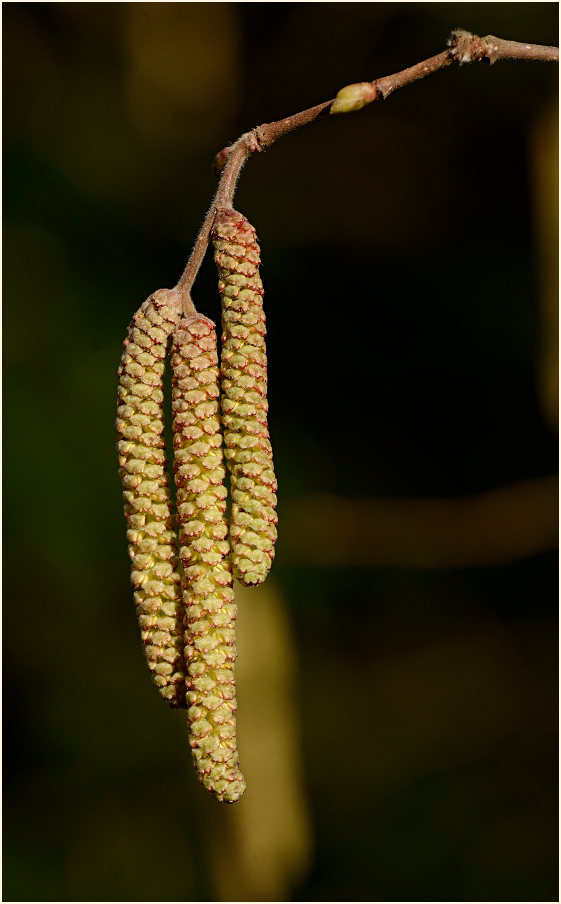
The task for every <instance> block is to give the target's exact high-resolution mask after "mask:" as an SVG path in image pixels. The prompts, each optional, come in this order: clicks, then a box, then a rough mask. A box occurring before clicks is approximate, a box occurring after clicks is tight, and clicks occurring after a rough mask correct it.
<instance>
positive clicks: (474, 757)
mask: <svg viewBox="0 0 561 904" xmlns="http://www.w3.org/2000/svg"><path fill="white" fill-rule="evenodd" d="M3 24H4V30H3V34H4V505H5V517H4V566H5V567H4V691H5V697H4V714H5V720H4V741H5V743H4V777H5V783H4V803H5V810H4V861H3V867H4V894H3V898H4V900H20V901H21V900H47V901H48V900H64V901H72V900H84V901H90V900H147V901H151V900H155V901H160V900H164V901H178V900H184V901H185V900H193V899H198V900H297V901H298V900H302V901H307V900H311V901H313V900H378V901H380V900H390V901H401V900H415V901H419V900H422V901H426V900H434V901H445V900H464V901H465V900H497V901H506V900H542V901H543V900H557V897H558V893H557V852H558V839H557V800H558V794H557V574H558V562H557V551H556V547H557V498H558V489H557V478H556V471H557V463H558V446H557V410H558V402H557V334H558V328H557V320H556V307H557V292H558V276H557V248H558V232H557V199H558V184H557V168H558V150H557V90H558V69H557V67H556V66H554V65H549V64H540V63H520V62H502V63H498V64H497V65H496V66H494V67H492V68H491V67H489V66H486V65H483V64H480V65H477V66H464V67H461V68H460V67H453V68H452V69H449V70H447V71H445V72H440V73H438V74H436V75H435V76H433V77H431V78H430V79H427V80H426V81H422V82H418V83H416V84H415V85H412V86H409V87H408V88H407V89H404V90H403V91H400V92H398V93H397V94H396V95H395V96H394V97H392V98H391V99H390V100H388V101H387V102H386V103H377V104H373V105H372V106H370V107H368V108H366V109H365V110H363V111H361V112H360V113H358V114H356V115H353V116H342V117H331V118H329V117H328V118H326V119H324V120H321V121H319V122H317V123H315V124H314V125H312V126H310V127H308V128H306V129H304V130H302V131H300V132H296V133H294V134H292V135H290V136H287V137H285V138H283V139H282V140H281V141H279V142H278V144H276V145H275V146H273V147H272V148H271V149H270V150H269V151H268V152H267V153H264V154H261V155H257V156H255V158H254V159H252V160H251V161H250V162H249V163H248V165H247V167H246V169H245V171H244V173H243V174H242V178H241V181H240V185H239V189H238V194H237V201H236V204H237V207H238V208H239V209H241V210H242V211H243V212H244V213H245V214H246V215H247V216H248V217H249V219H250V220H251V222H252V223H253V224H254V225H255V227H256V228H257V231H258V234H259V237H260V241H261V245H262V258H263V267H262V276H263V280H264V283H265V289H266V296H265V301H266V311H267V317H268V347H269V357H270V428H271V435H272V440H273V447H274V450H275V456H276V469H277V476H278V480H279V514H280V521H279V542H278V551H277V557H276V560H275V564H274V568H273V571H272V574H271V577H270V579H269V580H268V582H267V583H266V584H265V586H264V587H263V588H261V589H259V590H255V591H253V592H247V593H246V592H243V593H242V592H240V593H239V595H238V602H239V607H240V616H239V635H240V637H239V658H238V671H237V674H238V682H239V693H238V705H239V743H240V753H241V762H242V767H243V768H244V772H245V774H246V778H247V781H248V790H247V792H246V795H245V797H244V798H243V800H242V801H241V802H240V803H239V804H236V805H235V806H234V807H229V808H227V807H225V806H224V805H219V804H217V803H216V802H215V801H214V800H212V799H210V798H208V797H207V796H206V794H205V792H204V791H203V789H202V788H201V787H200V786H199V784H198V782H197V780H196V777H195V775H194V773H193V770H192V768H191V763H190V754H189V750H188V745H187V738H186V728H185V722H184V716H183V715H182V714H181V713H175V712H171V711H169V710H167V709H166V707H165V706H163V705H162V703H161V701H160V699H159V697H158V695H157V694H156V693H155V691H154V690H153V689H152V687H151V684H150V679H149V676H148V673H147V670H146V668H145V665H144V662H143V656H142V650H141V645H140V642H139V638H138V635H137V627H136V623H135V615H134V608H133V602H132V592H131V589H130V585H129V580H128V557H127V551H126V543H125V522H124V518H123V513H122V501H121V488H120V484H119V478H118V471H117V460H116V454H115V450H114V439H115V437H114V418H115V399H116V368H117V364H118V361H119V357H120V352H121V343H122V340H123V338H124V336H125V333H126V328H127V325H128V323H129V321H130V319H131V317H132V315H133V313H134V311H135V310H136V308H137V307H139V305H140V304H141V302H142V301H143V300H144V299H145V298H146V296H147V295H149V294H150V292H152V291H153V290H155V289H157V288H160V287H161V286H172V285H173V284H174V283H175V282H176V281H177V279H178V277H179V275H180V273H181V270H182V268H183V266H184V263H185V261H186V259H187V257H188V253H189V250H190V248H191V246H192V244H193V242H194V239H195V236H196V233H197V230H198V228H199V225H200V223H201V222H202V219H203V217H204V214H205V211H206V210H207V208H208V206H209V203H210V200H211V197H212V193H213V191H214V188H215V180H214V176H213V174H212V171H211V166H210V164H211V161H212V158H213V155H214V154H215V152H216V151H218V150H219V149H220V148H222V147H223V146H224V145H225V144H227V143H228V142H230V141H232V140H234V139H235V138H236V137H237V136H238V135H239V134H240V133H241V132H242V131H245V130H247V129H248V128H251V127H253V126H256V125H258V124H259V123H261V122H270V121H273V120H275V119H279V118H281V117H283V116H286V115H288V114H290V113H293V112H296V111H298V110H301V109H304V108H305V107H307V106H310V105H313V104H315V103H319V102H320V101H323V100H326V99H328V98H329V97H333V96H334V95H335V93H336V92H337V90H338V89H339V88H340V87H342V86H343V85H345V84H348V83H350V82H354V81H361V80H365V79H372V78H374V77H377V76H382V75H387V74H390V73H392V72H395V71H398V70H400V69H402V68H404V67H406V66H409V65H412V64H413V63H416V62H418V61H420V60H421V59H424V58H426V57H428V56H431V55H433V54H435V53H437V52H439V51H440V50H441V49H443V47H444V45H445V42H446V38H447V35H448V33H449V31H450V30H451V29H452V28H453V27H457V26H462V27H465V28H467V29H470V30H472V31H474V32H476V33H479V34H487V33H492V34H496V35H499V36H501V37H505V38H511V39H514V40H521V41H528V42H537V43H544V44H556V43H557V41H558V30H557V27H558V5H557V4H556V3H499V4H495V3H477V4H475V3H474V4H472V3H465V4H464V3H453V4H452V3H438V4H430V3H415V4H407V3H399V4H394V3H358V4H354V3H329V4H327V3H317V4H307V3H303V4H301V3H295V4H284V3H270V4H269V3H268V4H260V3H241V4H238V3H229V4H225V3H157V4H155V3H129V4H120V3H40V4H35V3H10V4H4V6H3ZM194 299H195V303H196V304H197V306H198V307H199V309H200V310H202V311H203V312H204V313H206V314H208V315H209V316H210V317H212V318H213V319H215V320H217V319H218V317H219V308H218V293H217V290H216V275H215V272H214V266H213V263H212V260H211V259H207V260H206V261H205V264H204V265H203V268H202V271H201V273H200V276H199V278H198V280H197V283H196V285H195V292H194Z"/></svg>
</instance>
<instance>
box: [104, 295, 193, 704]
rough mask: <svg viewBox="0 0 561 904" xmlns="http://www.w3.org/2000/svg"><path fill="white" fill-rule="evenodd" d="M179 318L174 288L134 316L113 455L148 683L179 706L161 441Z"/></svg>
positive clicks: (176, 612)
mask: <svg viewBox="0 0 561 904" xmlns="http://www.w3.org/2000/svg"><path fill="white" fill-rule="evenodd" d="M181 313H182V304H181V295H180V293H179V292H177V291H175V290H173V289H159V290H158V291H157V292H154V294H153V295H151V296H150V298H148V299H147V301H145V302H144V304H143V305H142V306H141V307H140V309H139V310H138V311H137V312H136V314H135V315H134V318H133V320H132V322H131V324H130V326H129V330H128V336H127V338H126V339H125V342H124V348H123V354H122V357H121V364H120V367H119V371H118V376H119V386H118V401H117V406H118V407H117V451H118V454H119V466H120V475H121V482H122V485H123V497H124V502H125V517H126V518H127V521H128V530H127V538H128V542H129V555H130V559H131V581H132V584H133V586H134V588H135V594H134V600H135V603H136V612H137V617H138V622H139V625H140V630H141V636H142V641H143V644H144V653H145V656H146V659H147V662H148V667H149V668H150V671H151V673H152V680H153V682H154V684H155V685H156V687H157V688H158V690H159V692H160V694H161V695H162V697H163V698H164V699H165V700H166V701H167V702H168V703H169V704H170V705H171V706H173V707H185V705H186V704H185V666H184V658H183V617H184V613H183V604H182V600H181V587H180V577H179V574H178V570H177V566H178V559H177V537H176V533H175V524H174V519H173V515H172V501H171V495H170V489H169V480H168V475H167V462H166V457H165V443H164V438H163V428H164V425H163V398H164V367H165V358H166V353H167V347H168V344H169V340H170V337H171V334H172V332H173V330H174V328H175V326H176V324H177V323H178V321H179V319H180V317H181Z"/></svg>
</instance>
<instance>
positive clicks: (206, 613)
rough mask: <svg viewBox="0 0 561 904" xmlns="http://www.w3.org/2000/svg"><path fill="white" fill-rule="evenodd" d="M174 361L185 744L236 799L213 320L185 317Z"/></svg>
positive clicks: (216, 791) (240, 782) (202, 771)
mask: <svg viewBox="0 0 561 904" xmlns="http://www.w3.org/2000/svg"><path fill="white" fill-rule="evenodd" d="M171 360H172V368H173V383H172V385H173V393H172V406H173V415H174V417H173V432H174V471H175V483H176V486H177V520H178V524H179V555H180V558H181V561H182V564H183V570H184V576H183V601H184V606H185V661H186V665H187V671H188V677H187V705H188V707H189V710H188V717H189V734H190V745H191V749H192V752H193V759H194V763H195V768H196V769H197V772H198V774H199V777H200V780H201V782H202V783H203V785H204V786H205V788H207V789H208V790H209V791H210V792H211V793H212V794H213V795H214V796H215V797H216V798H218V800H221V801H227V802H229V803H233V802H234V801H236V800H238V799H239V798H240V797H241V795H242V794H243V792H244V790H245V781H244V778H243V775H242V774H241V772H240V768H239V762H238V750H237V742H236V717H235V713H236V696H235V694H236V687H235V681H234V660H235V658H236V639H235V621H236V604H235V603H234V592H233V589H232V566H231V563H230V556H229V554H230V544H229V541H228V526H227V523H226V520H225V515H224V512H225V509H226V494H227V493H226V488H225V486H224V483H223V481H224V476H225V470H224V465H223V452H222V432H221V425H220V415H219V407H218V397H219V388H218V366H217V364H218V355H217V349H216V332H215V328H214V324H213V323H212V321H210V320H208V319H207V318H206V317H204V316H203V315H200V314H195V315H190V316H188V317H185V318H184V319H183V320H182V321H181V322H180V323H179V325H178V327H177V329H176V331H175V334H174V339H173V347H172V359H171Z"/></svg>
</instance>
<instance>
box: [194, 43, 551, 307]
mask: <svg viewBox="0 0 561 904" xmlns="http://www.w3.org/2000/svg"><path fill="white" fill-rule="evenodd" d="M482 60H483V61H485V62H487V63H489V64H493V63H496V62H497V61H498V60H535V61H541V62H550V63H558V62H559V48H558V47H548V46H545V45H543V44H524V43H521V42H519V41H507V40H504V39H503V38H496V37H495V36H494V35H487V36H486V37H484V38H481V37H479V36H478V35H474V34H471V32H469V31H464V30H463V29H456V30H455V31H453V32H452V34H451V35H450V38H449V39H448V47H447V49H446V50H443V51H442V52H441V53H438V54H436V56H433V57H429V59H427V60H423V61H422V62H420V63H416V64H415V65H414V66H410V67H409V68H408V69H402V70H401V71H400V72H396V73H394V74H393V75H387V76H384V77H383V78H378V79H374V80H373V81H371V82H358V83H356V84H353V85H346V86H345V87H344V88H341V90H340V91H339V92H338V94H337V97H335V98H334V99H333V98H332V99H331V100H327V101H324V102H323V103H321V104H317V105H316V106H315V107H310V108H309V109H307V110H303V111H301V112H300V113H295V114H293V115H292V116H287V117H285V118H284V119H280V120H278V121H277V122H267V123H263V125H260V126H257V127H256V128H255V129H253V130H252V131H251V132H246V133H245V134H244V135H242V136H241V137H240V138H238V140H237V141H235V142H234V144H232V145H230V147H226V148H223V149H222V150H221V151H219V152H218V154H216V156H215V158H214V161H213V166H214V170H215V172H216V173H217V174H218V175H220V182H219V185H218V190H217V192H216V195H215V197H214V200H213V202H212V204H211V206H210V209H209V211H208V213H207V215H206V217H205V221H204V223H203V225H202V227H201V230H200V232H199V235H198V236H197V240H196V242H195V246H194V248H193V251H192V253H191V257H190V258H189V261H188V262H187V266H186V267H185V270H184V271H183V275H182V276H181V279H180V280H179V282H178V283H177V286H176V288H177V289H178V290H179V291H180V292H181V293H182V295H183V299H184V309H185V313H192V312H193V311H194V310H195V308H194V305H193V302H192V301H191V297H190V291H191V287H192V285H193V283H194V281H195V277H196V276H197V273H198V271H199V267H200V265H201V263H202V261H203V258H204V256H205V253H206V249H207V246H208V241H209V237H210V233H211V230H212V226H213V223H214V219H215V217H216V213H217V211H218V210H220V209H224V208H228V207H232V205H233V198H234V192H235V189H236V184H237V181H238V178H239V175H240V172H241V169H242V167H243V165H244V163H245V162H246V160H247V159H248V158H249V157H250V155H251V154H252V153H254V152H255V151H263V150H265V149H266V148H268V147H270V146H271V145H272V144H273V143H274V142H275V141H276V140H277V139H278V138H281V137H282V136H283V135H287V134H288V133H289V132H293V131H294V130H295V129H299V128H300V127H301V126H305V125H309V124H310V123H312V122H315V120H316V119H319V118H320V117H321V116H325V115H328V114H339V113H353V112H355V111H356V110H360V109H362V107H364V106H366V105H367V104H370V103H372V102H373V101H375V100H385V99H386V98H388V97H389V96H390V95H391V94H393V93H394V92H395V91H397V90H398V88H403V87H405V85H410V84H412V82H415V81H417V80H418V79H420V78H424V77H425V76H427V75H432V74H433V73H434V72H438V71H439V70H440V69H445V68H447V67H448V66H451V65H452V64H453V63H458V64H459V65H460V66H462V65H464V64H465V63H476V62H480V61H482Z"/></svg>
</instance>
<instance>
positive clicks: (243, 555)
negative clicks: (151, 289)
mask: <svg viewBox="0 0 561 904" xmlns="http://www.w3.org/2000/svg"><path fill="white" fill-rule="evenodd" d="M213 242H214V251H215V254H214V259H215V261H216V264H217V266H218V276H219V282H218V288H219V291H220V296H221V300H222V355H221V387H222V397H221V406H222V420H223V424H224V444H225V454H226V461H227V464H228V469H229V471H230V484H231V496H232V512H231V517H230V541H231V544H232V562H233V568H234V575H235V577H236V578H237V579H238V580H239V581H241V583H242V584H245V585H246V586H253V585H255V584H261V583H262V582H263V581H264V580H265V578H266V577H267V574H268V572H269V569H270V567H271V563H272V560H273V557H274V554H275V540H276V538H277V529H276V524H277V515H276V504H277V498H276V495H275V493H276V490H277V482H276V479H275V474H274V470H273V455H272V449H271V442H270V439H269V429H268V425H267V410H268V402H267V355H266V349H265V332H266V330H265V314H264V311H263V283H262V282H261V277H260V276H259V262H260V260H261V257H260V250H259V245H258V243H257V237H256V234H255V229H254V228H253V226H252V225H251V224H250V223H249V221H248V220H247V219H246V217H244V216H243V214H241V213H238V212H237V211H235V210H231V209H229V210H222V211H220V212H219V213H218V214H217V216H216V219H215V222H214V227H213Z"/></svg>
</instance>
